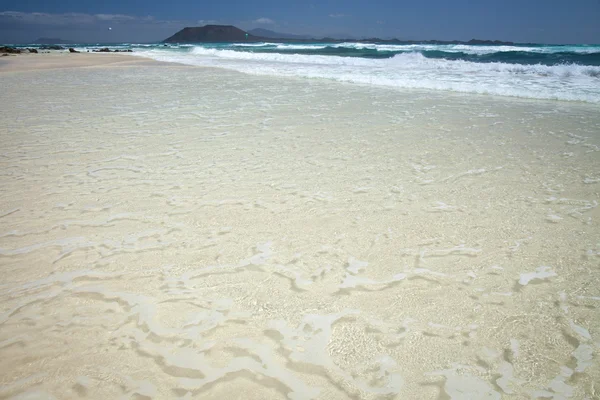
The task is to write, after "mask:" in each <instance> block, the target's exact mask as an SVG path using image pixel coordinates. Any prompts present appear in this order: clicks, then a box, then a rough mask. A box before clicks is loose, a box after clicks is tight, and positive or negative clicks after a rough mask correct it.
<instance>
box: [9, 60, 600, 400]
mask: <svg viewBox="0 0 600 400" xmlns="http://www.w3.org/2000/svg"><path fill="white" fill-rule="evenodd" d="M4 59H8V60H7V61H6V62H5V61H4ZM0 83H1V84H2V87H3V91H2V92H1V93H0V102H1V104H2V105H3V106H2V108H1V110H0V116H1V120H2V125H1V126H0V187H1V188H2V189H1V191H0V271H1V272H2V278H0V398H13V397H14V398H90V399H98V398H131V399H139V398H153V399H174V398H182V399H191V398H209V399H219V398H228V399H234V398H243V399H285V398H290V399H312V398H314V399H347V398H356V399H358V398H360V399H363V398H364V399H383V398H386V399H389V398H397V399H444V398H450V399H484V398H485V399H487V398H489V399H500V398H507V399H508V398H510V399H512V398H514V399H523V398H554V399H562V398H573V399H586V398H587V399H594V398H597V396H598V394H599V393H600V386H599V385H598V383H597V382H600V365H599V363H598V350H599V348H600V310H599V307H600V228H599V226H598V220H599V219H600V211H599V209H598V201H600V199H599V197H600V195H599V193H600V113H598V110H597V106H596V105H591V104H584V103H575V102H573V103H569V102H554V101H547V102H546V101H529V100H520V99H513V98H507V97H491V96H475V95H459V94H453V93H447V92H426V91H396V90H388V89H382V88H369V87H363V86H358V85H350V84H340V83H335V82H327V81H322V80H316V79H315V80H304V79H282V78H269V77H258V76H250V75H243V74H240V73H235V72H231V71H225V70H219V69H209V68H195V67H185V66H178V65H174V64H159V63H155V62H153V61H149V60H144V59H141V58H134V57H131V56H127V55H104V54H103V55H91V54H75V55H68V54H58V55H27V56H17V57H2V58H1V59H0ZM19 396H20V397H19Z"/></svg>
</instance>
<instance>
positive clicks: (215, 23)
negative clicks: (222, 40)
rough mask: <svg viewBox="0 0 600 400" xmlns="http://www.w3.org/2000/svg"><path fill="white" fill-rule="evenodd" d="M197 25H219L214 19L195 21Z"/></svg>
mask: <svg viewBox="0 0 600 400" xmlns="http://www.w3.org/2000/svg"><path fill="white" fill-rule="evenodd" d="M197 24H198V25H220V23H219V21H217V20H214V19H199V20H198V21H197Z"/></svg>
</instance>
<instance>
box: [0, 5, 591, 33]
mask: <svg viewBox="0 0 600 400" xmlns="http://www.w3.org/2000/svg"><path fill="white" fill-rule="evenodd" d="M599 21H600V0H571V1H566V0H564V1H557V0H546V1H542V0H519V1H517V0H494V1H490V0H479V1H476V0H454V1H452V0H421V1H414V0H413V1H403V0H379V1H377V0H373V1H364V0H347V1H341V0H325V1H320V2H317V1H312V2H311V1H310V0H309V1H287V2H281V1H275V0H246V1H226V0H217V1H202V0H182V1H170V2H169V1H164V0H145V1H141V0H130V1H127V0H120V1H118V0H104V1H98V0H63V1H52V0H0V43H17V42H27V41H32V40H35V39H36V38H38V37H40V36H46V37H48V36H50V37H60V38H63V39H70V40H74V41H80V42H88V41H90V42H95V41H98V42H119V41H126V42H151V41H160V40H163V39H165V38H166V37H168V36H170V35H171V34H173V33H175V32H176V31H177V30H179V29H181V28H183V27H185V26H200V25H204V24H207V23H215V24H232V25H236V26H238V27H240V28H242V29H246V30H248V29H252V28H266V29H271V30H275V31H279V32H288V33H300V34H313V35H318V36H325V35H335V36H344V35H352V36H354V37H364V36H366V37H372V36H377V37H385V38H389V37H396V38H399V39H410V40H416V39H440V40H453V39H456V40H469V39H471V38H478V39H499V40H509V41H517V42H538V43H600V22H599ZM109 27H110V28H112V29H111V30H109V29H108V28H109Z"/></svg>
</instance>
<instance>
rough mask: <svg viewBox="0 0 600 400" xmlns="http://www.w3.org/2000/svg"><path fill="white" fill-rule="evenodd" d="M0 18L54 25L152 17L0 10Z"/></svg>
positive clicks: (152, 18) (149, 20)
mask: <svg viewBox="0 0 600 400" xmlns="http://www.w3.org/2000/svg"><path fill="white" fill-rule="evenodd" d="M0 18H2V19H5V20H7V19H8V20H11V21H13V22H16V23H23V24H33V25H54V26H71V25H83V24H94V23H97V22H111V23H116V24H118V23H130V22H139V23H152V22H154V21H155V19H154V17H151V16H147V17H137V16H132V15H123V14H84V13H64V14H49V13H39V12H33V13H24V12H19V11H3V12H0Z"/></svg>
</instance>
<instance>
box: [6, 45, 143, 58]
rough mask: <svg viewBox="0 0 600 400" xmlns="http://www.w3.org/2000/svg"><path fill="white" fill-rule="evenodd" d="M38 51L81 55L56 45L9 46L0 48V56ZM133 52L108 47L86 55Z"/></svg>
mask: <svg viewBox="0 0 600 400" xmlns="http://www.w3.org/2000/svg"><path fill="white" fill-rule="evenodd" d="M40 50H46V51H42V53H49V52H50V50H68V51H69V53H81V51H78V50H75V49H74V48H72V47H69V48H66V47H63V46H57V45H50V46H41V47H39V48H38V49H35V48H28V47H24V48H17V47H10V46H0V55H1V56H11V55H13V56H14V55H17V54H38V53H40ZM132 52H133V51H132V50H131V49H110V48H108V47H104V48H101V49H95V50H92V51H90V50H88V51H87V53H132Z"/></svg>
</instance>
